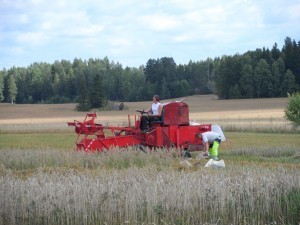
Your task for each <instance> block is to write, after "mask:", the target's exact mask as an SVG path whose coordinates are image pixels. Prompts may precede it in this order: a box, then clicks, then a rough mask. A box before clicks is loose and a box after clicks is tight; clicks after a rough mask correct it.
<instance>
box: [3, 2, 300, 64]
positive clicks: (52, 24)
mask: <svg viewBox="0 0 300 225" xmlns="http://www.w3.org/2000/svg"><path fill="white" fill-rule="evenodd" d="M299 24H300V0H227V1H224V0H210V1H207V0H110V1H104V0H82V1H79V0H51V1H49V0H0V69H3V68H6V69H8V68H10V67H12V66H16V67H19V66H22V67H27V66H29V65H30V64H31V63H34V62H48V63H53V62H54V61H55V60H62V59H66V60H70V61H71V62H73V60H74V58H81V59H83V60H84V59H89V58H100V59H102V58H104V57H106V56H107V57H108V59H109V60H110V61H114V62H119V63H121V64H122V65H123V67H126V66H129V67H139V66H140V65H145V64H146V63H147V61H148V59H158V58H161V57H173V59H174V60H175V62H176V63H177V64H187V63H188V62H189V61H190V60H192V61H200V60H205V59H207V58H208V57H211V58H214V57H217V56H222V55H233V54H236V53H240V54H242V53H244V52H246V51H248V50H255V49H256V48H262V47H266V48H269V49H271V48H272V46H273V45H274V43H275V42H276V43H277V44H278V47H279V48H280V49H281V48H282V46H283V43H284V39H285V38H286V37H287V36H289V37H291V38H292V39H295V40H296V41H299V40H300V25H299Z"/></svg>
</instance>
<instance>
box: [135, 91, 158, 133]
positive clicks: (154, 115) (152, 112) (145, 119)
mask: <svg viewBox="0 0 300 225" xmlns="http://www.w3.org/2000/svg"><path fill="white" fill-rule="evenodd" d="M162 108H163V105H162V104H161V103H160V102H159V96H158V95H154V96H153V103H152V105H151V107H150V108H149V109H148V110H146V113H147V114H146V115H142V116H141V125H140V128H141V130H142V131H144V132H146V131H147V130H148V128H149V122H151V121H158V120H160V117H161V112H162Z"/></svg>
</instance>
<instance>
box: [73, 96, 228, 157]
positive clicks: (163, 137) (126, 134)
mask: <svg viewBox="0 0 300 225" xmlns="http://www.w3.org/2000/svg"><path fill="white" fill-rule="evenodd" d="M137 111H138V112H140V113H141V114H140V115H128V125H127V126H123V127H121V126H103V125H102V124H100V123H96V122H95V119H96V118H97V114H96V113H92V114H87V116H86V118H85V120H84V121H83V122H79V121H74V122H70V123H68V126H74V127H75V132H76V133H77V134H78V137H77V140H76V147H77V150H84V151H103V150H109V149H111V148H113V147H128V146H144V147H149V148H162V147H167V148H169V147H175V148H180V149H185V150H189V151H196V150H202V147H203V145H202V139H201V138H200V136H201V135H200V133H203V132H206V131H212V130H214V131H218V132H219V133H221V136H222V140H225V136H224V134H223V132H222V129H221V128H220V126H218V125H212V124H195V123H193V124H192V123H190V121H189V107H188V105H187V104H186V103H185V102H183V100H181V101H173V102H169V103H164V104H163V109H162V114H161V118H160V120H159V121H152V122H150V124H149V130H148V131H147V132H142V130H141V129H140V121H141V116H142V115H143V113H144V111H143V110H137ZM132 118H133V119H132ZM132 120H133V123H132Z"/></svg>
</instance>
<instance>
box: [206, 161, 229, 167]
mask: <svg viewBox="0 0 300 225" xmlns="http://www.w3.org/2000/svg"><path fill="white" fill-rule="evenodd" d="M205 167H214V168H220V167H225V162H224V160H223V159H221V160H220V161H216V160H213V159H210V160H208V162H207V163H206V164H205Z"/></svg>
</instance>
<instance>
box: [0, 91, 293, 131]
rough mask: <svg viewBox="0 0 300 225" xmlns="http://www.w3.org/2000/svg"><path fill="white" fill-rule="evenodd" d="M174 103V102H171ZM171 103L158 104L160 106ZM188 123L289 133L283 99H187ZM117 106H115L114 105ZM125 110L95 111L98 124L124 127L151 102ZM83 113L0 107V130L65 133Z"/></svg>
mask: <svg viewBox="0 0 300 225" xmlns="http://www.w3.org/2000/svg"><path fill="white" fill-rule="evenodd" d="M175 100H177V99H175ZM169 101H172V100H162V103H165V102H169ZM185 102H186V103H187V104H189V109H190V120H195V121H197V122H200V123H218V124H220V125H222V126H224V127H228V128H245V127H246V128H249V127H250V128H251V127H253V128H257V127H265V128H266V127H273V128H275V129H276V128H280V129H290V125H289V124H288V123H287V122H286V120H285V119H284V118H283V116H284V108H285V107H286V105H287V102H288V99H287V98H271V99H243V100H240V99H239V100H218V99H217V97H216V96H214V95H201V96H200V95H198V96H190V97H187V98H186V99H185ZM116 104H118V103H116ZM124 104H125V106H126V107H127V108H128V110H124V111H98V112H97V113H98V120H99V122H101V123H102V124H109V125H124V123H126V121H127V115H128V114H138V113H137V112H136V109H144V108H148V107H149V106H150V104H151V102H150V101H149V102H125V103H124ZM85 114H86V112H77V111H75V104H15V105H12V104H3V103H2V104H0V130H15V129H28V127H30V129H65V128H66V122H67V121H73V120H74V119H76V120H83V118H84V116H85Z"/></svg>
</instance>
